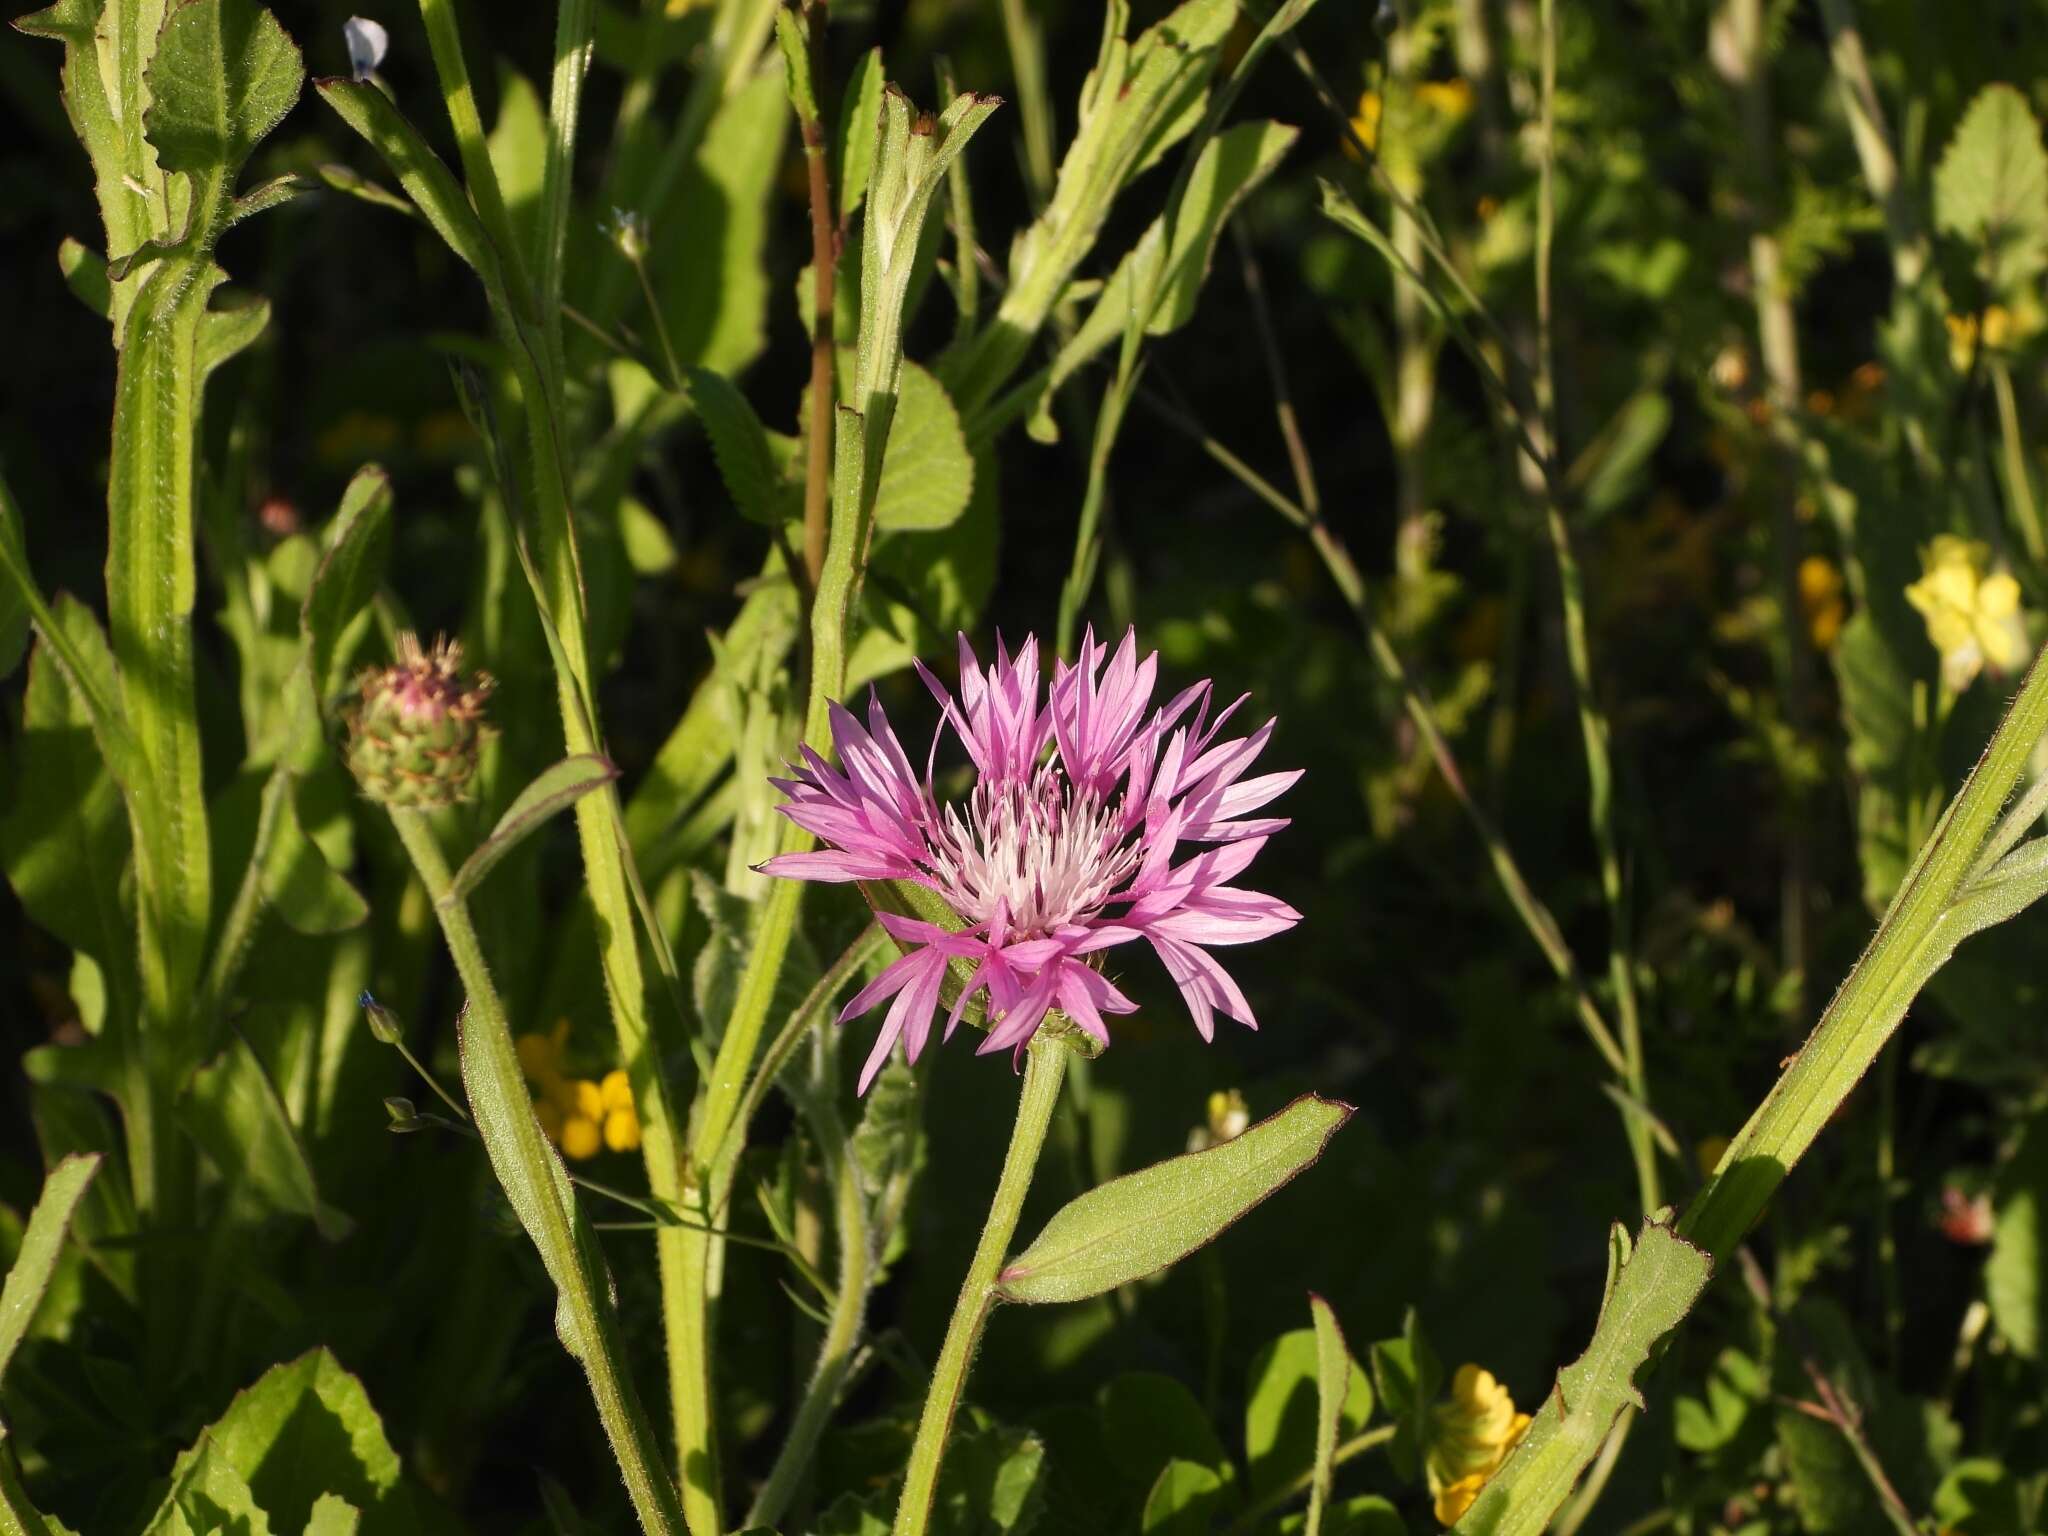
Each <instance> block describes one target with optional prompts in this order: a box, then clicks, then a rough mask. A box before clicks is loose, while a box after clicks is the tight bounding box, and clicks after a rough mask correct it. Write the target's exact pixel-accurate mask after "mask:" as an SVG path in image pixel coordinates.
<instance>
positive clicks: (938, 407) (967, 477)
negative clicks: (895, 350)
mask: <svg viewBox="0 0 2048 1536" xmlns="http://www.w3.org/2000/svg"><path fill="white" fill-rule="evenodd" d="M973 495H974V460H973V459H972V458H971V457H969V455H968V452H967V439H966V437H965V436H964V435H963V434H962V432H961V430H960V415H959V413H958V412H957V411H955V410H954V409H953V402H952V399H951V398H950V397H949V396H948V395H947V394H946V390H945V386H944V385H942V384H940V383H939V381H938V380H937V379H936V378H934V377H933V376H932V375H931V373H929V372H928V371H927V370H925V369H923V368H920V367H919V366H918V365H917V364H916V363H909V362H906V363H905V364H904V365H903V374H902V379H901V381H900V387H899V390H898V393H897V396H896V414H895V417H894V419H893V424H892V425H891V427H890V429H889V442H888V446H887V447H886V448H885V449H884V450H883V452H882V480H881V484H880V485H879V486H878V487H877V488H876V491H875V526H876V527H877V528H878V529H880V530H882V531H883V532H884V533H888V532H905V531H911V530H917V531H925V532H929V531H931V530H934V529H939V528H946V527H950V526H951V525H952V524H953V523H955V522H957V521H958V520H959V518H960V514H961V513H963V512H965V511H966V510H967V503H968V501H969V499H970V498H971V497H972V496H973Z"/></svg>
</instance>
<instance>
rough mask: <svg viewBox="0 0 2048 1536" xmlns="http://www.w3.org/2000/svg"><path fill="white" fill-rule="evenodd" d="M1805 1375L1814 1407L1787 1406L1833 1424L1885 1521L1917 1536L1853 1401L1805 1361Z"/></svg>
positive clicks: (1902, 1533)
mask: <svg viewBox="0 0 2048 1536" xmlns="http://www.w3.org/2000/svg"><path fill="white" fill-rule="evenodd" d="M1804 1363H1805V1366H1806V1376H1807V1379H1808V1380H1809V1381H1811V1382H1812V1383H1813V1390H1814V1391H1815V1392H1816V1393H1817V1394H1818V1395H1819V1397H1820V1404H1819V1406H1818V1407H1816V1406H1814V1405H1813V1404H1810V1403H1800V1402H1795V1403H1793V1404H1792V1405H1791V1406H1792V1407H1793V1408H1795V1409H1797V1410H1798V1411H1799V1412H1801V1413H1804V1414H1806V1415H1807V1416H1808V1417H1809V1418H1814V1419H1818V1420H1820V1421H1821V1422H1822V1423H1823V1424H1830V1425H1833V1426H1834V1428H1835V1429H1837V1430H1839V1431H1840V1432H1841V1436H1842V1438H1843V1439H1844V1440H1846V1441H1848V1442H1849V1449H1850V1451H1851V1452H1853V1453H1854V1455H1855V1457H1856V1464H1857V1465H1858V1466H1859V1467H1861V1468H1862V1469H1863V1475H1864V1477H1865V1478H1867V1479H1868V1480H1869V1482H1870V1487H1871V1490H1872V1491H1873V1492H1874V1493H1876V1495H1877V1502H1878V1504H1879V1506H1880V1507H1881V1508H1882V1509H1883V1510H1884V1513H1885V1518H1886V1519H1887V1520H1889V1521H1890V1522H1891V1525H1892V1529H1893V1530H1895V1531H1897V1532H1898V1533H1899V1536H1919V1533H1920V1526H1919V1524H1918V1522H1916V1521H1915V1520H1914V1519H1913V1515H1912V1512H1911V1511H1910V1510H1908V1509H1907V1508H1906V1501H1905V1500H1904V1499H1902V1498H1900V1497H1899V1490H1898V1489H1897V1488H1896V1487H1894V1486H1893V1485H1892V1480H1891V1478H1890V1477H1889V1476H1888V1475H1887V1474H1886V1472H1885V1470H1884V1463H1883V1462H1881V1461H1879V1460H1878V1459H1877V1452H1876V1451H1875V1450H1873V1449H1872V1448H1871V1444H1870V1437H1869V1436H1867V1435H1866V1434H1864V1433H1863V1413H1862V1410H1861V1409H1860V1408H1859V1407H1858V1406H1857V1405H1856V1404H1855V1403H1853V1402H1851V1401H1849V1400H1848V1399H1847V1398H1845V1397H1843V1396H1842V1394H1841V1393H1840V1392H1839V1391H1837V1390H1836V1388H1835V1384H1834V1383H1833V1382H1831V1381H1829V1380H1828V1378H1827V1375H1826V1373H1825V1372H1824V1371H1822V1370H1821V1368H1820V1366H1819V1365H1817V1364H1816V1363H1815V1362H1814V1361H1812V1360H1807V1361H1806V1362H1804Z"/></svg>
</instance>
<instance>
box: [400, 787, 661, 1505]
mask: <svg viewBox="0 0 2048 1536" xmlns="http://www.w3.org/2000/svg"><path fill="white" fill-rule="evenodd" d="M389 809H390V812H391V822H392V825H393V826H394V827H395V828H397V831H398V835H399V838H400V840H401V841H402V842H403V843H404V844H405V849H406V852H407V853H408V854H410V855H411V856H412V863H413V868H414V869H415V870H417V871H418V873H419V877H420V882H421V884H423V885H424V886H425V887H426V890H427V895H428V897H429V898H430V899H431V900H432V901H433V903H434V911H435V913H436V915H437V916H438V917H439V918H440V922H441V933H442V936H443V937H444V938H445V939H446V940H447V943H448V952H449V954H450V956H451V957H453V959H454V961H455V969H456V972H457V974H458V975H460V976H461V978H462V985H463V989H464V991H465V992H466V993H467V994H468V998H469V1007H468V1009H467V1010H466V1012H465V1016H464V1019H463V1022H462V1026H461V1040H462V1075H463V1083H464V1086H465V1088H466V1089H467V1090H468V1093H469V1099H470V1104H471V1107H472V1108H473V1109H474V1111H475V1114H476V1124H477V1129H478V1131H479V1132H480V1133H481V1134H482V1136H483V1140H484V1147H485V1150H486V1151H487V1152H488V1153H489V1155H490V1160H491V1168H492V1171H493V1172H494V1173H495V1174H496V1175H497V1177H498V1182H499V1183H500V1184H501V1185H503V1186H504V1189H505V1193H506V1195H507V1196H508V1197H509V1198H510V1200H511V1202H512V1205H513V1208H514V1209H515V1210H516V1211H517V1212H518V1213H519V1218H520V1222H521V1224H522V1225H524V1226H525V1228H526V1230H527V1233H528V1235H529V1236H530V1237H532V1239H533V1242H534V1246H535V1247H537V1248H538V1249H539V1250H540V1254H541V1260H542V1262H543V1263H544V1264H545V1265H546V1267H547V1270H548V1274H549V1277H550V1278H551V1279H553V1281H554V1283H555V1286H556V1288H557V1289H558V1291H559V1292H560V1295H561V1311H560V1313H559V1314H558V1317H557V1323H556V1326H557V1329H558V1331H560V1332H562V1333H563V1335H564V1338H563V1343H564V1345H565V1346H566V1347H567V1348H568V1349H569V1351H570V1353H571V1354H573V1355H575V1356H576V1357H577V1359H578V1360H579V1361H581V1363H582V1365H583V1369H584V1371H585V1373H586V1375H587V1376H588V1378H589V1381H590V1394H591V1396H592V1398H593V1399H595V1400H596V1403H597V1413H598V1418H599V1420H600V1421H601V1422H602V1423H603V1425H604V1432H605V1437H606V1439H608V1440H609V1441H610V1442H611V1447H612V1454H613V1455H614V1456H616V1457H617V1458H618V1462H619V1470H620V1472H621V1473H622V1474H623V1475H624V1477H625V1481H626V1491H627V1493H628V1494H629V1495H630V1496H631V1498H632V1501H633V1509H634V1512H635V1514H637V1515H638V1517H639V1520H640V1527H641V1529H642V1530H643V1531H645V1532H647V1533H649V1536H681V1532H682V1530H683V1514H682V1507H681V1505H680V1504H679V1503H678V1502H677V1499H676V1490H675V1486H674V1484H672V1483H671V1482H670V1481H669V1479H668V1474H667V1473H666V1472H665V1471H664V1470H663V1469H662V1465H661V1458H660V1452H659V1450H658V1449H657V1442H656V1440H655V1435H654V1431H653V1429H652V1428H651V1427H650V1426H649V1424H648V1423H647V1418H646V1415H645V1413H644V1412H642V1410H641V1407H640V1400H639V1396H638V1394H637V1393H636V1392H635V1391H634V1389H633V1381H632V1377H631V1376H630V1375H628V1374H627V1372H626V1369H625V1366H624V1360H623V1356H624V1343H623V1340H622V1339H621V1338H620V1337H619V1332H618V1325H617V1320H616V1319H615V1318H614V1317H613V1315H612V1310H611V1300H610V1282H609V1277H608V1276H606V1275H605V1273H604V1269H603V1263H604V1261H603V1257H602V1255H601V1254H600V1253H599V1251H598V1249H597V1242H596V1238H595V1236H594V1234H591V1233H590V1232H589V1230H588V1224H587V1223H586V1222H585V1221H584V1220H583V1219H582V1217H581V1214H580V1212H579V1211H578V1210H577V1207H576V1202H575V1197H574V1195H573V1194H571V1193H570V1189H569V1183H568V1179H567V1176H566V1175H565V1173H564V1171H563V1168H562V1165H561V1162H560V1160H559V1159H558V1158H557V1157H556V1156H555V1154H554V1152H553V1151H552V1150H551V1149H550V1148H549V1146H548V1144H547V1139H546V1137H545V1136H544V1135H543V1134H542V1132H541V1128H540V1122H539V1120H537V1119H536V1118H535V1117H534V1113H533V1102H532V1100H531V1099H530V1098H529V1097H528V1096H527V1091H526V1078H525V1074H524V1073H523V1072H522V1071H521V1069H520V1066H519V1054H518V1052H517V1051H516V1050H515V1049H514V1047H513V1044H512V1026H511V1021H510V1019H509V1018H508V1017H507V1016H506V1013H505V1005H504V1003H503V1002H502V1001H501V1000H500V998H499V996H498V990H497V985H496V983H495V982H493V981H492V980H491V974H490V967H489V966H488V965H487V964H486V962H485V960H484V953H483V946H482V944H481V943H480V942H479V941H478V939H477V934H476V929H475V927H474V925H473V924H472V923H471V922H470V917H469V908H468V906H467V905H466V904H465V903H464V902H463V901H462V900H461V898H460V897H458V896H456V895H455V894H454V892H453V881H452V876H451V875H450V873H449V869H448V861H447V858H446V856H445V855H444V854H443V853H442V851H441V845H440V843H439V841H438V840H437V839H436V837H435V835H434V829H433V825H432V823H431V822H430V821H429V820H428V818H427V816H426V814H425V813H424V812H421V811H416V810H407V809H403V808H400V807H397V806H392V807H390V808H389ZM564 1324H566V1325H567V1326H566V1327H565V1326H564Z"/></svg>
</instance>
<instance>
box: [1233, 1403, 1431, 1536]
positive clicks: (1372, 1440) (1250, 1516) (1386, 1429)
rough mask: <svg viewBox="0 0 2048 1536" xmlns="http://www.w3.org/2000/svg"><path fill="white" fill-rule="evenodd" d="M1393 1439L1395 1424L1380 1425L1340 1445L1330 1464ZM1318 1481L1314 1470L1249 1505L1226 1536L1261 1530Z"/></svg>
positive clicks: (1243, 1534)
mask: <svg viewBox="0 0 2048 1536" xmlns="http://www.w3.org/2000/svg"><path fill="white" fill-rule="evenodd" d="M1393 1438H1394V1426H1393V1425H1392V1424H1380V1425H1376V1426H1374V1427H1373V1428H1371V1429H1368V1430H1365V1431H1363V1432H1361V1433H1359V1434H1356V1435H1353V1436H1352V1437H1351V1438H1350V1439H1349V1440H1346V1441H1345V1442H1344V1443H1343V1444H1341V1445H1339V1446H1338V1447H1337V1454H1336V1455H1335V1456H1333V1457H1331V1458H1330V1465H1331V1466H1332V1467H1341V1466H1343V1465H1344V1463H1345V1462H1347V1461H1349V1460H1351V1459H1352V1458H1353V1457H1354V1456H1363V1455H1364V1454H1365V1453H1366V1452H1367V1451H1370V1450H1372V1449H1374V1448H1375V1447H1377V1446H1382V1445H1385V1444H1386V1443H1387V1442H1388V1441H1389V1440H1391V1439H1393ZM1315 1478H1316V1474H1315V1470H1314V1469H1313V1468H1311V1469H1310V1470H1308V1471H1306V1472H1304V1473H1302V1474H1301V1476H1299V1477H1297V1478H1294V1479H1293V1480H1292V1481H1290V1482H1285V1483H1282V1484H1281V1485H1280V1486H1279V1487H1278V1488H1275V1489H1273V1490H1272V1491H1271V1492H1270V1493H1267V1494H1266V1495H1264V1496H1263V1497H1262V1498H1259V1499H1257V1500H1255V1501H1254V1502H1252V1503H1250V1504H1247V1505H1246V1506H1245V1508H1244V1513H1243V1514H1241V1515H1239V1516H1238V1517H1237V1518H1236V1519H1235V1520H1233V1521H1231V1522H1230V1527H1229V1529H1228V1530H1227V1531H1226V1532H1225V1536H1245V1533H1246V1532H1249V1531H1254V1530H1257V1529H1258V1527H1259V1525H1260V1524H1261V1522H1263V1521H1264V1520H1265V1518H1266V1517H1267V1516H1268V1515H1270V1514H1273V1513H1274V1512H1275V1511H1277V1510H1282V1509H1285V1508H1286V1507H1287V1506H1288V1505H1290V1504H1292V1503H1293V1502H1294V1501H1295V1500H1296V1499H1298V1498H1300V1497H1301V1496H1302V1495H1303V1494H1304V1493H1307V1492H1308V1491H1309V1490H1310V1489H1311V1488H1313V1487H1314V1485H1315Z"/></svg>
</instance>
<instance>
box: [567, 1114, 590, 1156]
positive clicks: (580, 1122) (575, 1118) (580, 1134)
mask: <svg viewBox="0 0 2048 1536" xmlns="http://www.w3.org/2000/svg"><path fill="white" fill-rule="evenodd" d="M598 1140H599V1137H598V1129H597V1122H596V1121H595V1120H589V1119H586V1118H584V1117H583V1116H582V1115H571V1116H570V1117H569V1118H568V1119H567V1120H565V1121H563V1122H562V1142H561V1145H562V1154H563V1155H564V1156H565V1157H573V1158H575V1159H576V1160H577V1161H578V1162H581V1161H582V1160H583V1159H585V1158H590V1157H595V1156H597V1148H598Z"/></svg>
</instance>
